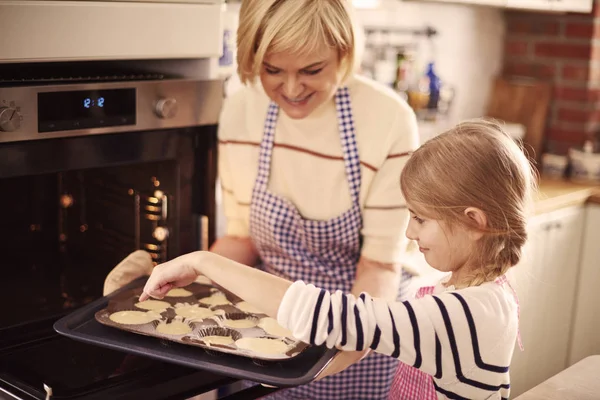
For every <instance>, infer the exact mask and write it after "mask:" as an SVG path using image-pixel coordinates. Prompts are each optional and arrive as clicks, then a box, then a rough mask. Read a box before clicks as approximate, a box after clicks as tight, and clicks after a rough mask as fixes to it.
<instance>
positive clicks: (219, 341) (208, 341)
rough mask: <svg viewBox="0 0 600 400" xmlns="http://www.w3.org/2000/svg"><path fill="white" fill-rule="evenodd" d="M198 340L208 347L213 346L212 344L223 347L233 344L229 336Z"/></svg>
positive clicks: (208, 337) (207, 337)
mask: <svg viewBox="0 0 600 400" xmlns="http://www.w3.org/2000/svg"><path fill="white" fill-rule="evenodd" d="M200 340H202V341H203V342H204V343H206V344H207V345H209V346H210V345H214V344H218V345H223V346H227V345H230V344H233V338H232V337H231V336H217V335H213V336H204V337H202V338H200Z"/></svg>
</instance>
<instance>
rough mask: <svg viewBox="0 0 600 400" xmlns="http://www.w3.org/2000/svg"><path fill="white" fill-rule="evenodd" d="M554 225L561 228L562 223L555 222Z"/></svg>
mask: <svg viewBox="0 0 600 400" xmlns="http://www.w3.org/2000/svg"><path fill="white" fill-rule="evenodd" d="M554 227H555V228H557V229H560V228H562V224H561V223H560V222H557V223H556V224H554Z"/></svg>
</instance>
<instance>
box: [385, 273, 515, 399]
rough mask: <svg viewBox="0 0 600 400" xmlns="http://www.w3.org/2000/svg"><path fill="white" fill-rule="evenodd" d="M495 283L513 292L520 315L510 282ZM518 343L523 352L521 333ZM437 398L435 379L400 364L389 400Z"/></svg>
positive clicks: (425, 290) (421, 292)
mask: <svg viewBox="0 0 600 400" xmlns="http://www.w3.org/2000/svg"><path fill="white" fill-rule="evenodd" d="M495 283H496V284H497V285H500V286H503V285H508V287H509V288H510V290H511V291H512V292H513V296H514V297H515V301H516V302H517V313H518V314H520V311H519V298H518V297H517V292H516V291H515V290H514V289H513V287H512V286H511V284H510V282H508V280H507V279H506V276H505V275H502V276H501V277H499V278H497V279H496V280H495ZM434 289H435V286H425V287H422V288H420V289H419V291H418V292H417V295H416V296H415V297H416V298H417V299H420V298H421V297H423V296H425V295H428V294H433V291H434ZM517 341H518V343H519V347H520V348H521V351H523V344H522V342H521V334H520V333H519V334H518V335H517ZM437 398H438V396H437V392H436V390H435V386H433V377H432V376H431V375H429V374H426V373H425V372H423V371H421V370H419V369H417V368H414V367H411V366H410V365H408V364H404V363H400V364H398V369H397V370H396V374H395V375H394V381H393V383H392V387H391V389H390V397H389V400H415V399H419V400H437Z"/></svg>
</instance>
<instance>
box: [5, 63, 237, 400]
mask: <svg viewBox="0 0 600 400" xmlns="http://www.w3.org/2000/svg"><path fill="white" fill-rule="evenodd" d="M222 97H223V96H222V83H221V82H219V81H200V80H193V79H182V78H180V77H177V76H165V75H163V74H160V73H152V72H147V71H145V72H138V71H131V70H127V71H123V70H119V69H117V68H116V67H115V65H112V64H111V63H106V62H105V63H93V62H87V63H86V62H82V63H68V64H29V65H28V64H19V65H17V64H11V65H0V194H1V195H0V213H1V217H0V268H1V274H2V283H3V285H2V287H3V289H2V290H0V315H1V316H2V317H1V318H0V398H2V397H3V396H4V397H8V398H17V399H47V398H52V399H84V398H85V399H178V398H181V399H185V398H189V397H191V396H193V395H196V394H199V393H203V392H207V391H210V390H212V389H215V388H218V387H220V386H223V385H226V384H228V383H231V382H232V381H233V380H232V379H230V378H227V377H223V376H219V375H216V374H211V373H207V372H200V371H197V370H193V369H188V368H183V367H178V366H175V365H171V364H166V363H161V362H157V361H153V360H150V359H147V358H144V357H138V356H131V355H127V354H125V353H121V352H117V351H112V350H107V349H103V348H100V347H94V346H90V345H86V344H82V343H79V342H75V341H73V340H70V339H68V338H65V337H61V336H58V335H57V334H56V333H54V331H53V330H52V325H53V323H54V321H56V320H57V319H58V318H60V317H61V316H63V315H65V314H67V313H69V312H71V311H72V310H74V309H76V308H78V307H80V306H82V305H84V304H87V303H89V302H91V301H92V300H94V299H96V298H98V297H100V296H101V295H102V286H103V281H104V278H105V276H106V275H107V273H108V272H109V271H110V270H111V269H112V268H113V267H114V266H115V265H116V264H117V263H118V262H119V261H120V260H122V259H123V258H124V257H125V256H126V255H128V254H129V253H131V252H132V251H134V250H136V249H143V250H146V251H148V252H149V253H150V254H151V255H152V258H153V259H154V261H155V262H156V263H159V262H161V261H164V260H167V259H169V258H172V257H175V256H177V255H179V254H181V253H183V252H188V251H191V250H194V249H197V248H200V247H206V246H207V245H208V243H210V242H211V241H212V240H213V238H214V230H213V229H212V225H213V224H211V222H212V221H213V220H214V218H215V183H216V156H217V154H216V149H217V138H216V128H217V119H218V114H219V111H220V107H221V102H222Z"/></svg>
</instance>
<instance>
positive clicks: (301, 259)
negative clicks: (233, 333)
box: [250, 87, 398, 400]
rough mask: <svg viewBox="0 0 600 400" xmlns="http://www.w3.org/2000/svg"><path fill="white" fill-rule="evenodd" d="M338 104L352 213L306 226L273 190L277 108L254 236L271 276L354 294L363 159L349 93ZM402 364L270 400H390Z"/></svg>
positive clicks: (358, 371) (350, 373)
mask: <svg viewBox="0 0 600 400" xmlns="http://www.w3.org/2000/svg"><path fill="white" fill-rule="evenodd" d="M335 103H336V108H337V117H338V125H339V130H340V138H341V144H342V151H343V153H344V164H345V167H346V176H347V177H348V184H349V188H350V195H351V197H352V207H351V208H350V209H349V210H348V211H346V212H344V213H343V214H341V215H339V216H337V217H335V218H333V219H330V220H327V221H312V220H306V219H304V218H302V216H301V215H300V213H299V211H298V210H297V209H296V207H295V206H294V205H293V204H292V203H291V202H290V201H288V200H286V199H284V198H281V197H278V196H276V195H274V194H273V193H270V192H269V191H268V190H267V185H268V182H269V175H270V168H271V155H272V153H273V142H274V139H275V127H276V124H277V117H278V113H279V107H278V106H277V105H276V104H275V103H273V102H271V104H270V105H269V109H268V113H267V118H266V120H265V130H264V134H263V138H262V142H261V145H260V155H259V163H258V175H257V178H256V182H255V184H254V189H253V192H252V201H251V206H250V234H251V237H252V239H253V241H254V244H255V246H256V248H257V250H258V252H259V254H260V257H261V259H262V263H263V268H264V269H265V271H267V272H270V273H272V274H274V275H278V276H281V277H284V278H286V279H289V280H292V281H296V280H303V281H305V282H307V283H312V284H314V285H316V286H317V287H321V288H324V289H326V290H329V291H335V290H341V291H343V292H345V293H349V292H350V291H351V288H352V285H353V283H354V277H355V274H356V265H357V263H358V259H359V257H360V248H361V243H360V230H361V227H362V214H361V210H360V204H359V193H360V184H361V173H360V159H359V155H358V148H357V146H356V138H355V131H354V121H353V116H352V106H351V102H350V95H349V92H348V88H345V87H344V88H340V89H339V90H338V91H337V93H336V95H335ZM298 168H301V166H298ZM397 364H398V361H397V360H395V359H393V358H391V357H386V356H382V355H380V354H371V355H369V356H368V357H366V358H365V359H364V360H362V361H361V362H360V363H358V364H355V365H353V366H351V367H350V368H348V369H347V370H345V371H344V372H342V373H340V374H337V375H334V376H331V377H327V378H325V379H323V380H321V381H318V382H313V383H310V384H308V385H305V386H301V387H297V388H292V389H288V390H285V391H281V392H277V393H275V394H274V395H272V396H271V397H269V399H286V400H288V399H303V400H304V399H319V400H326V399H331V400H341V399H342V400H382V399H387V396H388V391H389V389H390V386H391V383H392V379H393V377H394V371H395V370H396V366H397Z"/></svg>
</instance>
